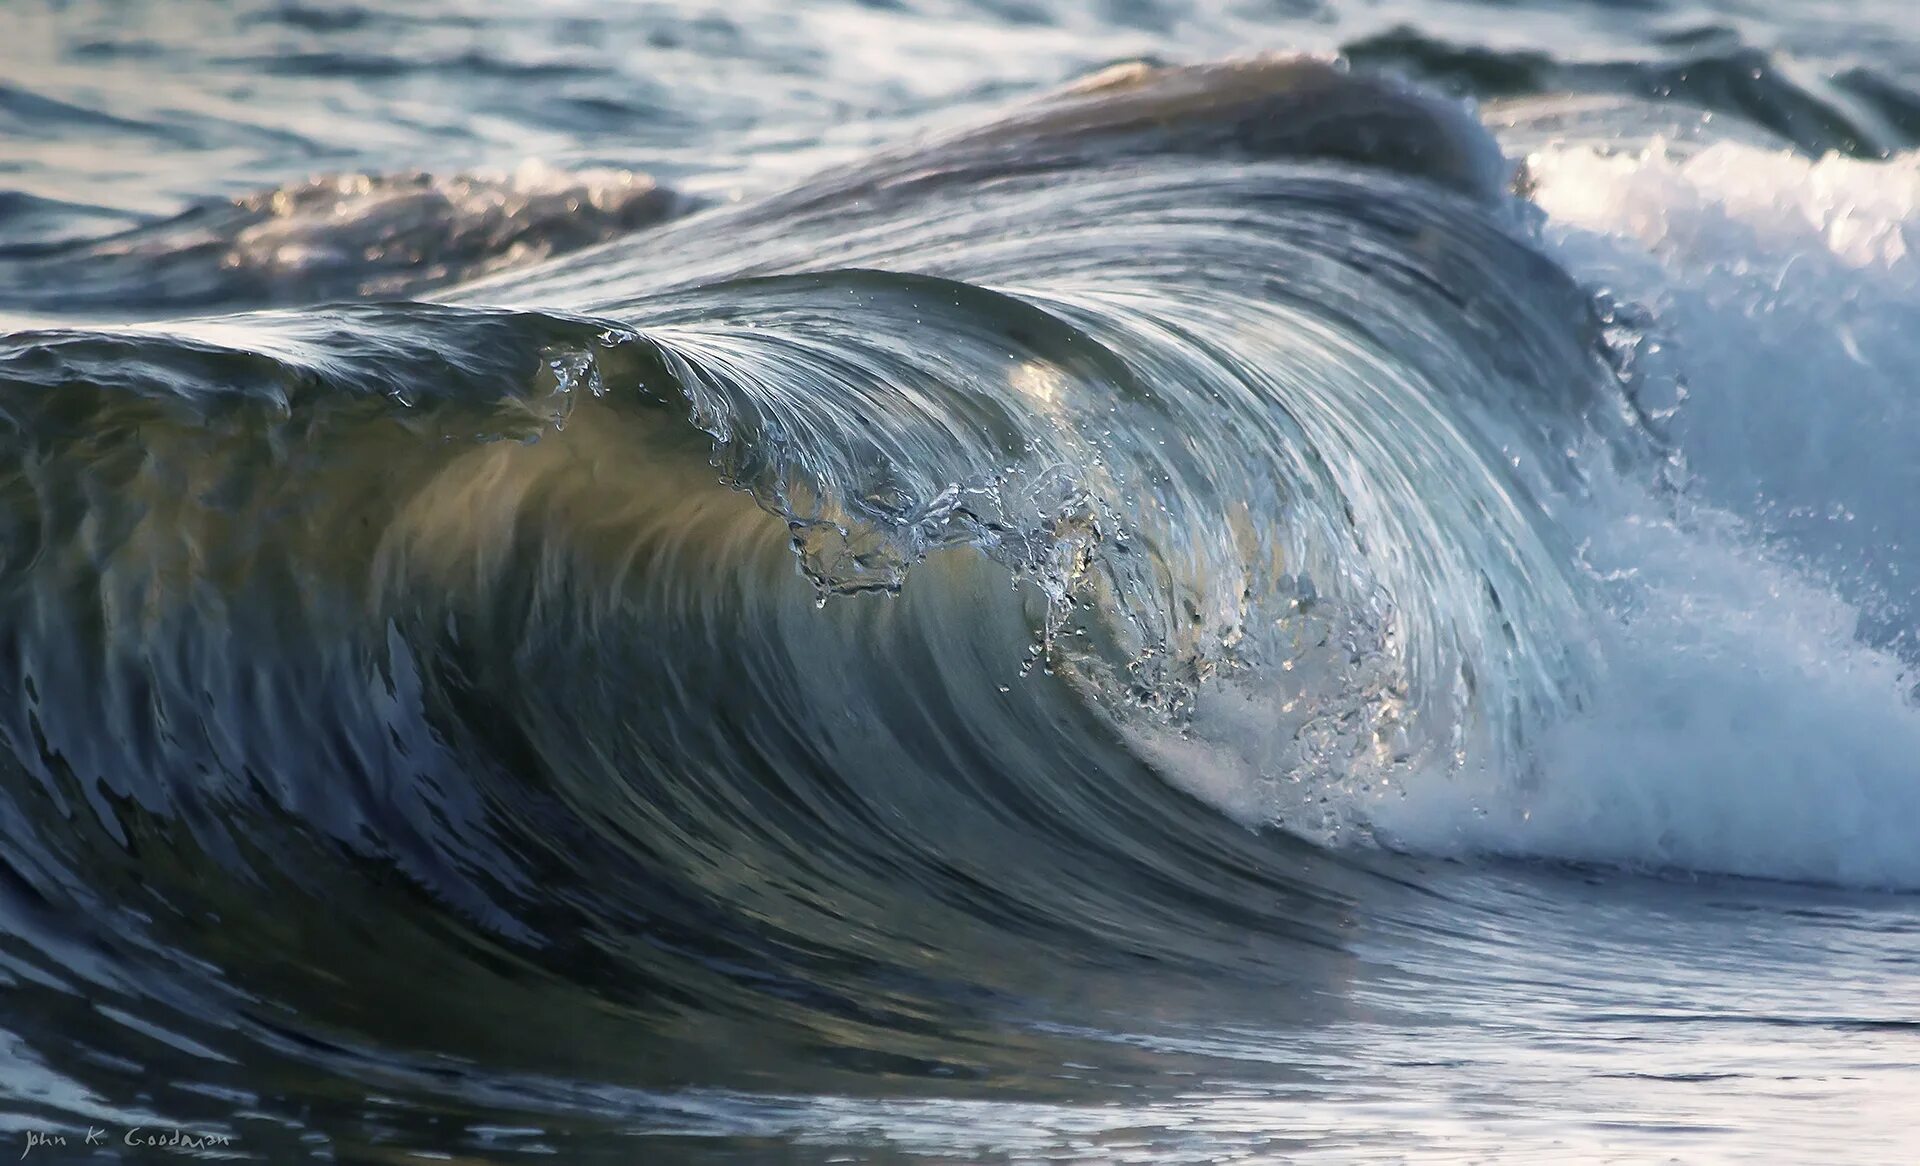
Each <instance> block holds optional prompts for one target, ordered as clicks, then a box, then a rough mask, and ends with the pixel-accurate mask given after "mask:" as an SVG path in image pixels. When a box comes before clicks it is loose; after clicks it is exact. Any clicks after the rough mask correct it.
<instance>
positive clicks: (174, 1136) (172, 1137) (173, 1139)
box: [20, 1126, 233, 1158]
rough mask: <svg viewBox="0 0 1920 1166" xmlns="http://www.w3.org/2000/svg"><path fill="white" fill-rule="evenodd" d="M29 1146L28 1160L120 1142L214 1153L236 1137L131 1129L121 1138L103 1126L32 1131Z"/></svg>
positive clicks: (188, 1131)
mask: <svg viewBox="0 0 1920 1166" xmlns="http://www.w3.org/2000/svg"><path fill="white" fill-rule="evenodd" d="M26 1133H27V1144H26V1146H25V1147H24V1148H23V1149H22V1150H21V1151H20V1156H21V1157H22V1158H25V1157H26V1156H27V1155H29V1154H31V1153H33V1152H34V1151H35V1150H40V1149H49V1150H58V1149H65V1148H71V1147H73V1146H76V1145H78V1146H105V1145H107V1144H109V1142H111V1141H116V1140H117V1141H118V1142H119V1143H120V1144H121V1145H123V1146H132V1147H135V1148H136V1149H149V1150H210V1149H214V1148H217V1147H221V1146H231V1145H233V1135H232V1134H218V1133H211V1132H200V1131H196V1130H169V1129H156V1128H154V1127H152V1126H129V1127H128V1128H126V1129H125V1130H122V1131H119V1133H120V1136H119V1138H118V1139H115V1138H113V1137H112V1133H113V1131H110V1130H105V1129H102V1128H100V1127H99V1126H88V1127H87V1132H86V1133H84V1134H83V1133H80V1132H79V1131H78V1130H75V1131H72V1132H67V1131H64V1130H28V1131H27V1132H26Z"/></svg>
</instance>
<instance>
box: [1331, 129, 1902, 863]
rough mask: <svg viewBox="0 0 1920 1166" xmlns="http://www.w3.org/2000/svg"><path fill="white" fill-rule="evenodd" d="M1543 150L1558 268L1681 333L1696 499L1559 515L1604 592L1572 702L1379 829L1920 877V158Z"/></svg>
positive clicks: (1667, 858)
mask: <svg viewBox="0 0 1920 1166" xmlns="http://www.w3.org/2000/svg"><path fill="white" fill-rule="evenodd" d="M1529 169H1530V171H1531V172H1532V174H1533V176H1534V178H1535V180H1536V182H1537V184H1538V186H1537V192H1536V198H1537V201H1538V202H1539V203H1540V205H1541V206H1542V207H1543V208H1544V209H1545V210H1546V211H1547V213H1548V215H1549V220H1550V221H1549V227H1548V234H1549V238H1550V239H1551V241H1552V242H1553V244H1554V245H1555V246H1556V247H1557V248H1558V249H1559V250H1560V251H1561V253H1562V254H1563V256H1564V258H1565V261H1566V262H1568V263H1569V264H1570V265H1571V266H1572V268H1573V269H1574V270H1575V271H1576V273H1577V274H1579V275H1580V276H1581V277H1582V278H1584V279H1587V280H1589V281H1591V282H1593V283H1594V284H1595V285H1596V286H1600V287H1604V288H1606V289H1608V290H1609V291H1610V292H1611V293H1612V294H1614V295H1615V296H1617V297H1618V298H1620V299H1622V300H1630V301H1634V302H1637V303H1639V304H1641V305H1644V306H1645V307H1647V308H1649V309H1651V312H1652V319H1653V321H1654V328H1655V330H1656V332H1657V333H1658V334H1659V335H1660V337H1661V338H1662V339H1663V340H1664V341H1665V342H1666V343H1667V344H1669V345H1673V346H1677V350H1675V351H1672V352H1670V353H1665V354H1660V358H1662V359H1665V360H1667V361H1668V362H1669V364H1668V367H1669V369H1670V371H1673V372H1676V373H1678V374H1679V376H1680V377H1682V378H1684V385H1685V389H1684V390H1683V393H1682V394H1680V395H1682V396H1684V400H1683V401H1680V402H1678V405H1679V407H1678V408H1677V409H1676V410H1675V411H1674V412H1673V414H1672V416H1671V419H1670V421H1669V422H1668V426H1669V430H1670V433H1671V435H1672V437H1673V439H1674V442H1675V444H1676V447H1677V449H1678V450H1679V452H1680V455H1681V457H1682V459H1683V461H1684V465H1685V468H1686V471H1687V472H1686V485H1685V488H1684V494H1683V497H1682V498H1681V499H1680V500H1679V501H1678V502H1677V503H1676V502H1674V501H1673V500H1670V499H1666V498H1663V497H1659V496H1656V494H1655V493H1653V492H1651V491H1645V490H1640V489H1636V488H1630V487H1624V486H1615V487H1612V488H1603V489H1601V490H1600V491H1599V492H1598V493H1597V496H1596V499H1595V506H1594V508H1593V511H1592V513H1590V514H1588V515H1586V516H1585V517H1584V518H1573V519H1571V521H1573V522H1575V523H1576V525H1577V524H1580V523H1589V522H1590V523H1591V524H1592V530H1591V534H1590V538H1589V540H1588V542H1587V544H1586V554H1587V557H1588V558H1589V561H1590V566H1591V567H1592V568H1593V570H1594V571H1595V572H1596V573H1597V574H1598V575H1599V576H1600V577H1601V578H1603V579H1605V580H1606V581H1607V589H1608V591H1609V594H1610V596H1611V600H1612V604H1613V607H1612V610H1610V611H1608V612H1607V613H1606V614H1605V615H1604V616H1602V617H1601V618H1600V619H1599V620H1598V621H1597V627H1596V630H1595V632H1594V634H1596V635H1598V636H1599V637H1600V638H1601V640H1602V651H1601V652H1600V654H1599V655H1600V658H1601V659H1602V660H1603V661H1604V671H1603V673H1602V674H1601V675H1600V676H1599V677H1598V678H1597V679H1596V680H1595V681H1594V682H1593V684H1592V686H1591V689H1590V692H1589V695H1588V700H1587V703H1586V706H1585V708H1584V710H1583V712H1581V713H1580V714H1578V715H1576V716H1574V717H1571V718H1569V719H1566V720H1564V721H1562V722H1561V723H1558V724H1556V725H1553V726H1551V727H1549V728H1548V729H1546V730H1545V731H1544V732H1543V733H1542V734H1541V735H1540V736H1539V737H1538V739H1537V740H1536V741H1534V742H1533V743H1532V753H1531V756H1530V758H1529V759H1528V761H1529V763H1528V764H1525V765H1520V766H1515V765H1512V764H1509V765H1507V766H1505V767H1504V768H1505V769H1506V770H1507V772H1502V773H1500V774H1499V775H1498V776H1497V777H1491V776H1485V775H1483V776H1479V777H1473V776H1464V775H1458V774H1456V775H1453V776H1452V777H1451V778H1448V779H1439V780H1428V781H1414V782H1410V783H1408V786H1407V789H1408V791H1409V792H1408V793H1407V795H1406V796H1405V797H1391V798H1383V799H1379V800H1377V801H1376V802H1375V803H1374V804H1373V806H1372V808H1371V810H1370V811H1369V817H1370V819H1371V823H1372V825H1373V826H1374V827H1375V828H1376V829H1378V830H1379V831H1381V832H1382V833H1383V834H1385V835H1387V836H1388V837H1389V838H1390V839H1392V840H1393V841H1395V842H1397V843H1399V844H1402V845H1406V846H1410V847H1414V848H1417V849H1439V850H1450V849H1457V848H1471V849H1480V850H1495V851H1503V852H1509V853H1519V854H1527V855H1540V856H1550V857H1560V858H1570V859H1582V860H1597V861H1605V862H1621V863H1628V864H1653V865H1661V866H1676V867H1683V868H1687V869H1696V870H1712V871H1725V872H1734V873H1739V874H1747V875H1757V876H1768V877H1780V878H1790V879H1808V880H1817V881H1831V882H1840V883H1848V884H1856V885H1874V886H1903V887H1912V886H1920V709H1917V708H1916V707H1915V704H1914V700H1913V697H1912V688H1913V679H1914V678H1913V676H1912V675H1911V674H1910V672H1911V658H1912V657H1911V652H1912V643H1911V640H1910V639H1909V637H1908V633H1909V629H1910V628H1911V627H1912V623H1913V619H1914V616H1915V614H1916V611H1920V604H1917V603H1916V599H1917V597H1920V593H1917V592H1916V585H1920V570H1916V564H1915V562H1914V559H1913V555H1914V548H1913V547H1912V546H1911V544H1910V540H1909V539H1908V537H1907V534H1908V532H1909V531H1911V530H1912V529H1913V526H1914V523H1915V520H1916V509H1915V508H1916V503H1920V490H1917V489H1916V486H1917V485H1920V459H1916V458H1915V456H1914V451H1915V450H1916V449H1920V394H1916V392H1915V391H1914V388H1915V387H1914V380H1915V377H1916V373H1915V371H1914V370H1915V369H1916V368H1920V327H1916V325H1920V256H1916V255H1915V253H1914V251H1913V250H1911V249H1910V247H1909V239H1910V237H1911V235H1912V232H1913V231H1914V229H1915V226H1916V222H1917V221H1920V220H1917V218H1916V216H1920V160H1916V159H1915V158H1913V157H1902V158H1898V159H1895V160H1894V161H1892V162H1890V163H1886V164H1876V163H1869V162H1861V161H1854V160H1849V159H1843V158H1835V157H1829V158H1826V159H1822V160H1817V161H1816V160H1809V159H1805V158H1801V157H1797V156H1794V155H1792V154H1790V153H1787V152H1784V151H1781V152H1771V151H1767V150H1764V149H1758V148H1755V147H1752V146H1747V145H1733V144H1722V145H1718V146H1713V147H1710V148H1708V149H1706V150H1704V151H1702V152H1699V153H1694V154H1692V155H1691V156H1688V157H1678V156H1673V155H1669V154H1668V153H1666V152H1665V151H1663V150H1661V149H1660V148H1659V147H1658V146H1657V145H1656V146H1655V147H1654V148H1653V149H1651V150H1649V151H1647V152H1645V153H1642V154H1637V155H1614V156H1603V155H1601V154H1599V153H1595V152H1593V151H1591V150H1588V149H1584V148H1583V149H1575V150H1568V151H1565V152H1562V153H1553V152H1547V153H1542V154H1539V155H1536V156H1534V157H1533V158H1531V159H1530V160H1529ZM1648 347H1650V348H1651V347H1652V346H1651V345H1650V346H1648ZM1663 404H1667V402H1662V401H1654V402H1650V405H1651V406H1652V407H1655V408H1659V407H1660V406H1661V405H1663ZM1516 769H1518V770H1521V771H1522V772H1513V770H1516Z"/></svg>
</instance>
